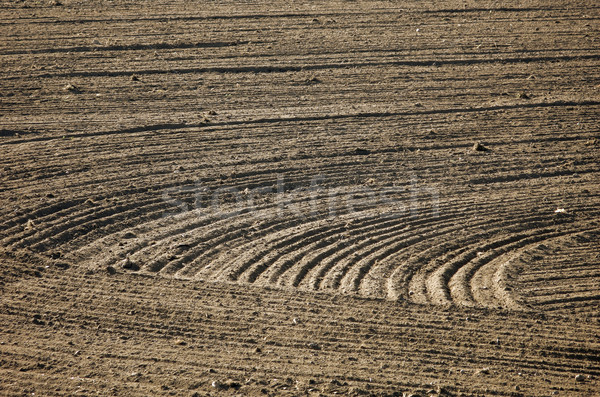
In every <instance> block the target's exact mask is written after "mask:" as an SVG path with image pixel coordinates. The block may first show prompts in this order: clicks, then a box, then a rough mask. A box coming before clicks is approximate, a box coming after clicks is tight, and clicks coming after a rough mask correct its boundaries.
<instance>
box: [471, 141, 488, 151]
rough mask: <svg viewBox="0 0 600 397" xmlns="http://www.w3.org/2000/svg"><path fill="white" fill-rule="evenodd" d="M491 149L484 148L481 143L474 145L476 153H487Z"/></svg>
mask: <svg viewBox="0 0 600 397" xmlns="http://www.w3.org/2000/svg"><path fill="white" fill-rule="evenodd" d="M489 150H490V149H489V148H488V147H487V146H484V145H483V144H482V143H481V142H475V143H474V144H473V151H475V152H487V151H489Z"/></svg>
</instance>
